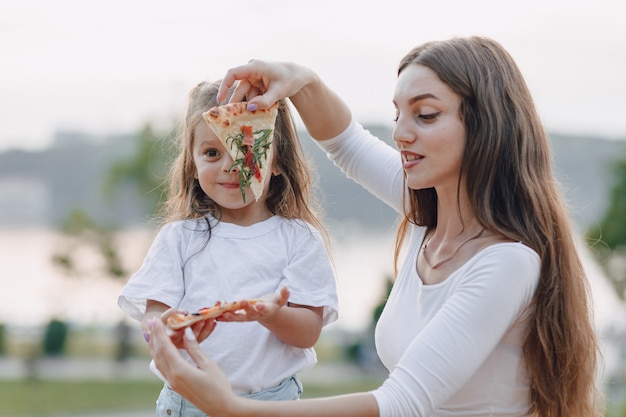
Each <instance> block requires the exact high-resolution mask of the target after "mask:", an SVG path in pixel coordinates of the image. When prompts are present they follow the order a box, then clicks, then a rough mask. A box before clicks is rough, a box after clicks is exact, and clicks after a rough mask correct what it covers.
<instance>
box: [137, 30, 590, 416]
mask: <svg viewBox="0 0 626 417" xmlns="http://www.w3.org/2000/svg"><path fill="white" fill-rule="evenodd" d="M236 80H241V81H243V82H240V83H239V86H238V89H237V90H236V91H235V92H234V93H233V95H232V100H233V101H237V100H241V98H242V97H243V96H244V95H246V96H247V98H248V101H249V104H248V106H258V108H261V109H262V108H266V107H267V106H268V105H269V104H271V103H273V102H274V101H276V100H277V99H281V98H283V97H289V98H290V99H291V101H292V103H293V104H294V106H295V107H296V109H297V110H298V112H299V113H300V115H301V116H302V119H303V121H304V123H305V125H306V126H307V129H308V130H309V133H310V134H311V136H312V137H314V138H315V139H317V140H319V141H320V142H319V143H320V145H321V146H322V147H323V148H324V149H325V150H326V152H327V153H328V155H329V156H330V157H331V159H332V160H333V161H334V162H335V163H336V164H337V165H338V166H340V167H341V169H342V170H343V171H344V172H345V173H346V175H348V176H349V177H350V178H354V179H356V180H357V181H358V182H359V183H360V184H362V185H363V186H364V187H365V188H367V189H368V190H369V191H371V192H372V193H374V194H375V195H376V196H377V197H379V198H380V199H382V200H383V201H385V202H387V203H388V204H390V205H391V206H392V207H394V208H395V209H396V210H397V211H398V212H399V213H400V214H401V215H402V216H403V221H402V222H401V225H400V229H399V233H398V244H397V248H398V249H400V247H401V245H402V244H403V243H404V244H405V245H404V249H405V250H406V251H405V252H404V253H405V254H406V255H405V256H403V262H402V266H401V268H400V270H399V271H398V274H397V278H396V281H395V283H394V286H393V289H392V291H391V294H390V295H389V299H388V300H387V303H386V306H385V309H384V312H383V313H382V315H381V317H380V320H379V321H378V324H377V327H376V347H377V350H378V353H379V355H380V357H381V360H382V361H383V363H384V364H385V365H386V366H387V368H388V369H389V371H390V374H389V378H388V379H387V380H386V381H385V382H384V383H383V385H382V386H381V387H380V388H378V389H376V390H374V391H371V392H365V393H359V394H351V395H342V396H336V397H329V398H316V399H312V400H301V401H283V402H280V403H278V402H273V403H270V402H260V401H251V400H248V399H243V398H239V397H236V396H233V395H232V393H231V391H230V388H229V387H228V386H227V384H226V381H224V378H223V377H222V375H221V374H220V372H219V370H218V368H217V367H215V366H213V364H212V362H211V361H210V360H209V359H208V358H206V356H204V355H202V354H201V353H200V352H199V351H198V349H197V345H196V344H195V342H194V341H193V334H189V335H188V336H190V338H189V341H188V342H186V343H185V347H186V349H187V350H188V352H189V353H190V354H191V355H192V357H193V359H194V361H195V363H196V365H197V366H190V365H189V364H188V363H184V362H182V360H181V358H180V355H179V353H178V352H177V351H176V349H174V348H173V346H172V344H171V342H170V340H169V339H168V338H167V337H165V335H164V333H163V327H162V325H161V323H159V322H154V321H152V322H150V323H149V328H151V341H150V346H151V349H152V354H153V356H154V357H155V358H156V363H157V367H158V368H159V369H160V370H161V371H162V372H163V374H164V375H165V376H166V377H167V378H168V380H170V381H171V382H172V383H173V384H174V387H175V388H177V389H178V390H180V392H181V393H182V394H183V395H185V396H187V397H188V398H190V399H191V400H192V401H194V402H195V403H196V404H198V405H199V406H200V407H201V408H202V409H203V410H205V411H207V412H210V413H211V415H214V416H233V417H234V416H236V417H243V416H254V417H262V416H272V417H277V416H298V417H317V416H344V417H352V416H354V417H356V416H358V417H375V416H384V417H387V416H393V417H396V416H397V417H407V416H420V417H453V416H454V417H467V416H475V417H487V416H490V417H496V416H499V417H505V416H506V417H521V416H528V417H530V416H533V417H597V416H600V415H601V411H600V410H601V405H602V401H601V398H600V397H599V396H596V394H597V392H596V386H595V382H596V377H597V374H596V371H597V360H596V359H597V356H596V355H597V354H598V342H597V340H596V336H595V333H594V328H593V324H592V320H591V309H590V305H589V303H590V300H589V285H588V282H587V279H586V276H585V271H584V270H583V267H582V265H581V262H580V259H579V257H578V254H577V251H576V247H575V244H574V239H573V232H572V228H571V226H570V224H569V218H568V213H567V209H566V207H565V205H564V203H563V201H562V199H561V196H560V194H559V189H558V187H557V186H556V182H555V180H554V177H553V173H552V168H551V166H550V162H551V158H550V149H549V140H548V137H547V135H546V133H545V131H544V129H543V126H542V125H541V123H540V120H539V116H538V115H537V112H536V109H535V107H534V105H533V100H532V97H531V95H530V92H529V91H528V88H527V86H526V83H525V81H524V78H523V76H522V74H521V73H520V71H519V69H518V67H517V65H516V64H515V62H514V61H513V59H512V58H511V56H510V55H509V54H508V53H507V52H506V50H504V48H502V46H501V45H499V44H498V43H497V42H495V41H493V40H491V39H486V38H482V37H469V38H453V39H450V40H446V41H439V42H429V43H426V44H423V45H420V46H418V47H416V48H415V49H413V50H411V51H410V52H409V53H408V54H407V55H406V56H405V57H404V59H402V61H401V63H400V66H399V69H398V79H397V84H396V89H395V93H394V96H393V105H394V106H395V111H396V126H395V129H394V133H393V139H394V141H395V143H396V146H397V149H393V148H392V147H390V146H388V145H386V144H385V142H382V141H380V140H378V139H377V138H375V137H373V136H372V135H371V134H370V133H369V132H367V131H366V130H364V129H363V128H362V127H361V126H360V125H359V124H358V123H357V122H356V121H354V120H353V119H352V115H351V113H350V111H349V109H348V108H347V106H346V105H345V104H344V103H343V101H342V100H341V99H340V98H339V97H338V96H337V95H336V94H335V93H333V92H332V91H331V90H330V89H329V88H328V87H327V86H326V85H325V84H324V83H323V82H322V81H321V80H320V78H319V77H318V76H317V75H316V74H315V73H313V72H312V71H311V70H309V69H307V68H303V67H300V66H298V65H295V64H289V63H287V64H284V63H267V62H262V61H251V62H250V63H248V64H246V65H243V66H241V67H236V68H233V69H231V70H230V71H229V72H228V73H227V75H226V77H225V78H224V81H225V82H224V87H229V86H231V85H233V84H234V83H235V81H236ZM218 97H219V98H222V97H221V94H220V96H218ZM396 258H397V257H396Z"/></svg>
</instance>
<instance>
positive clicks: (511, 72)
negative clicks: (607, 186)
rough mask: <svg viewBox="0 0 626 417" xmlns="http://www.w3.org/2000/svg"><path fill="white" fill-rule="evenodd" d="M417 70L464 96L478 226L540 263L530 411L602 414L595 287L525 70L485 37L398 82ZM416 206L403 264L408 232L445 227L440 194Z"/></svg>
mask: <svg viewBox="0 0 626 417" xmlns="http://www.w3.org/2000/svg"><path fill="white" fill-rule="evenodd" d="M412 64H420V65H424V66H426V67H428V68H430V69H431V70H433V71H434V72H435V73H436V74H437V75H438V76H439V78H440V79H441V80H442V81H443V82H444V83H446V84H447V85H448V86H449V87H450V88H452V90H454V91H455V92H456V93H457V94H458V95H459V96H460V97H461V107H460V117H461V119H462V120H463V122H464V125H465V131H466V146H465V152H464V155H463V159H462V166H461V173H462V176H464V177H465V178H466V184H465V186H466V187H467V192H468V195H469V199H470V204H471V206H472V209H473V211H474V213H475V214H476V216H477V218H478V220H479V222H480V223H481V224H482V225H483V226H484V227H486V228H487V229H488V230H491V231H493V232H495V233H497V234H500V235H503V236H505V237H507V238H509V239H511V240H514V241H520V242H523V243H524V244H526V245H528V246H529V247H531V248H532V249H534V250H535V251H536V252H537V253H538V254H539V257H540V259H541V272H540V280H539V285H538V288H537V291H536V294H535V296H534V299H533V306H532V307H533V313H532V319H531V320H530V322H529V328H528V332H527V334H526V338H525V341H524V346H523V355H524V361H525V364H526V369H527V374H528V378H529V383H530V392H531V398H530V404H531V405H530V410H529V413H530V414H531V415H533V416H538V417H594V416H600V415H601V409H602V401H601V396H600V395H599V393H598V392H597V387H596V378H597V374H596V370H597V361H598V355H599V349H598V342H597V339H596V335H595V331H594V327H593V321H592V314H591V311H592V310H591V305H590V303H591V297H590V288H589V284H588V281H587V277H586V275H585V271H584V269H583V266H582V263H581V261H580V259H579V256H578V253H577V249H576V245H575V239H574V236H573V231H572V227H571V225H570V219H569V215H568V211H567V207H566V206H565V204H564V202H563V199H562V198H561V195H560V190H559V185H558V184H557V182H556V181H555V178H554V176H553V172H552V168H551V154H550V147H549V140H548V137H547V134H546V132H545V131H544V129H543V127H542V124H541V122H540V119H539V117H538V115H537V112H536V110H535V106H534V104H533V100H532V98H531V95H530V92H529V90H528V87H527V86H526V82H525V81H524V78H523V76H522V74H521V72H520V71H519V69H518V67H517V65H516V64H515V62H514V61H513V59H512V58H511V57H510V55H509V54H508V53H507V52H506V51H505V50H504V48H502V46H500V45H499V44H498V43H497V42H494V41H493V40H490V39H486V38H482V37H470V38H455V39H451V40H448V41H441V42H429V43H426V44H424V45H422V46H420V47H417V48H415V49H413V50H412V51H410V52H409V54H407V55H406V56H405V57H404V58H403V59H402V61H401V63H400V66H399V70H398V74H400V73H401V72H402V71H403V70H404V69H405V68H406V67H407V66H408V65H412ZM408 206H409V209H408V211H407V213H406V215H405V216H404V218H403V220H402V221H401V223H400V227H399V229H398V235H397V239H396V255H395V259H396V264H397V262H398V257H399V253H400V249H401V246H402V242H403V241H404V238H405V236H406V234H407V231H408V226H409V224H411V223H412V224H416V225H421V226H427V227H434V226H436V223H437V195H436V193H435V190H434V189H432V188H431V189H424V190H411V191H410V192H409V194H408Z"/></svg>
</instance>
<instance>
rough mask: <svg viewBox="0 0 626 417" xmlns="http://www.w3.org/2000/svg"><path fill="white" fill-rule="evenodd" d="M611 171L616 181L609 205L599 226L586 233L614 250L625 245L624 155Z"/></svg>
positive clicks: (625, 186) (625, 170) (625, 177)
mask: <svg viewBox="0 0 626 417" xmlns="http://www.w3.org/2000/svg"><path fill="white" fill-rule="evenodd" d="M613 173H614V175H615V180H616V181H615V185H614V186H613V188H612V190H611V197H610V201H609V207H608V209H607V211H606V214H605V215H604V217H603V218H602V220H601V222H600V224H599V226H598V227H597V228H595V229H593V230H591V231H589V233H588V234H587V235H588V237H589V238H591V239H593V240H597V241H602V242H603V243H604V244H606V245H607V246H608V247H609V248H610V249H612V250H615V249H617V248H619V247H620V246H626V157H624V158H623V159H622V160H620V161H618V162H617V163H615V164H614V165H613Z"/></svg>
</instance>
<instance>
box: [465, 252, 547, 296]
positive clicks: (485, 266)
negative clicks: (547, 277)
mask: <svg viewBox="0 0 626 417" xmlns="http://www.w3.org/2000/svg"><path fill="white" fill-rule="evenodd" d="M467 266H468V268H470V269H471V270H474V271H478V272H490V273H488V274H484V275H485V276H494V277H501V276H508V277H513V276H514V277H516V279H517V280H519V281H526V282H527V283H528V284H531V285H534V284H536V282H538V281H539V274H540V270H541V258H540V257H539V254H537V252H536V251H535V250H534V249H532V248H530V247H529V246H527V245H525V244H524V243H522V242H497V243H493V244H490V245H487V246H485V247H484V248H482V249H481V250H480V251H479V252H478V253H476V255H475V256H474V257H473V258H472V259H471V260H470V261H469V262H468V263H467ZM497 279H499V278H497Z"/></svg>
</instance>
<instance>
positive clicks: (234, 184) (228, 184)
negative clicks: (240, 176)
mask: <svg viewBox="0 0 626 417" xmlns="http://www.w3.org/2000/svg"><path fill="white" fill-rule="evenodd" d="M220 185H221V186H222V187H225V188H237V189H239V183H238V182H222V183H220Z"/></svg>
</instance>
